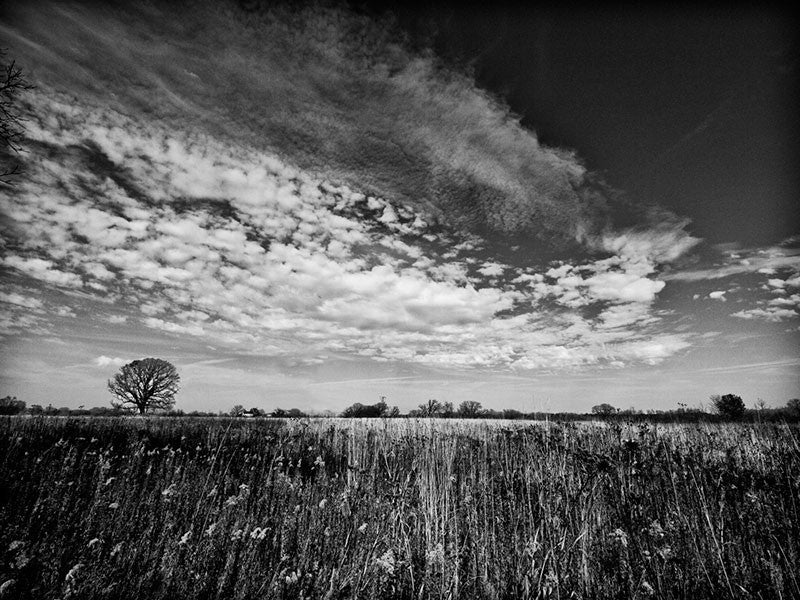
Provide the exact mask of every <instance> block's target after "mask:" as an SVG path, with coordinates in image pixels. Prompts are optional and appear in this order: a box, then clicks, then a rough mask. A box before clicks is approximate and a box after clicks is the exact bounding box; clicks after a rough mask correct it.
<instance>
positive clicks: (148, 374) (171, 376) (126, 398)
mask: <svg viewBox="0 0 800 600" xmlns="http://www.w3.org/2000/svg"><path fill="white" fill-rule="evenodd" d="M180 380H181V378H180V375H178V370H177V369H176V368H175V365H173V364H172V363H169V362H167V361H165V360H161V359H160V358H143V359H141V360H134V361H133V362H129V363H128V364H127V365H125V366H124V367H122V368H121V369H120V371H119V373H117V374H116V375H115V376H114V379H109V380H108V391H110V392H111V393H112V394H114V397H115V400H112V401H111V404H112V406H114V407H115V408H123V409H127V410H135V411H138V413H139V414H141V415H143V414H146V413H147V412H148V411H153V410H168V409H170V408H172V407H173V405H174V404H175V394H176V393H177V392H178V384H179V383H180Z"/></svg>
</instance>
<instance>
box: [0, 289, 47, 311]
mask: <svg viewBox="0 0 800 600" xmlns="http://www.w3.org/2000/svg"><path fill="white" fill-rule="evenodd" d="M0 302H5V303H7V304H13V305H15V306H21V307H24V308H29V309H41V308H42V307H43V306H44V304H43V303H42V301H41V300H39V299H38V298H31V297H29V296H23V295H22V294H17V293H14V292H11V293H6V292H0Z"/></svg>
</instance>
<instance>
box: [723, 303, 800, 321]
mask: <svg viewBox="0 0 800 600" xmlns="http://www.w3.org/2000/svg"><path fill="white" fill-rule="evenodd" d="M731 316H733V317H738V318H740V319H763V320H765V321H770V322H773V323H777V322H779V321H783V320H785V319H793V318H796V317H798V316H800V314H798V313H797V312H795V311H794V310H790V309H788V308H780V307H778V306H770V307H767V308H751V309H749V310H740V311H739V312H736V313H733V314H732V315H731Z"/></svg>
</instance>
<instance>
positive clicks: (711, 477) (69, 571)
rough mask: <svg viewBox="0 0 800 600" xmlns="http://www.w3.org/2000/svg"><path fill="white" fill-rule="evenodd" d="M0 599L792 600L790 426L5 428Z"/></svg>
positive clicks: (799, 453) (60, 423) (797, 489)
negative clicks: (484, 599)
mask: <svg viewBox="0 0 800 600" xmlns="http://www.w3.org/2000/svg"><path fill="white" fill-rule="evenodd" d="M0 483H2V488H0V561H1V562H0V597H2V598H20V599H26V598H48V599H51V598H52V599H55V598H59V599H69V598H75V599H84V598H85V599H93V598H97V599H99V598H106V599H128V598H129V599H137V600H139V599H148V600H156V599H182V598H187V599H188V598H198V599H206V598H207V599H211V598H220V599H228V598H231V599H250V598H252V599H257V598H258V599H261V598H264V599H268V598H287V599H289V598H291V599H300V598H305V599H312V598H314V599H316V598H320V599H323V598H324V599H331V600H332V599H345V598H365V599H371V598H409V599H411V598H414V599H421V598H443V599H444V598H452V599H456V598H488V599H499V598H522V599H526V598H587V599H588V598H648V597H653V598H687V599H698V598H763V599H768V598H769V599H771V598H798V597H800V582H799V581H798V573H800V444H799V443H798V429H797V428H794V427H789V426H786V425H772V424H770V425H758V424H756V425H752V424H750V425H747V424H739V425H737V424H713V425H710V424H696V425H691V424H682V425H677V424H674V425H661V424H659V425H657V426H656V425H647V424H642V425H635V426H634V425H628V426H626V425H624V424H618V423H614V422H610V423H597V424H592V423H568V424H563V423H552V422H550V423H548V422H524V421H514V422H494V421H493V422H488V421H480V420H471V421H459V420H435V419H430V420H426V419H421V420H412V419H391V420H381V419H373V420H347V419H312V420H285V421H284V420H279V419H256V420H244V419H191V418H176V419H168V418H150V419H134V418H130V419H123V418H109V419H103V418H45V417H8V418H3V419H2V420H0Z"/></svg>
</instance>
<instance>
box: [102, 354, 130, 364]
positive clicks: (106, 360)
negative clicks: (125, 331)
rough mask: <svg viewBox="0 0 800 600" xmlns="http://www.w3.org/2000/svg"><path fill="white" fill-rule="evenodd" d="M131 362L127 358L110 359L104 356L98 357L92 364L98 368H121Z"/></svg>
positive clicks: (116, 357)
mask: <svg viewBox="0 0 800 600" xmlns="http://www.w3.org/2000/svg"><path fill="white" fill-rule="evenodd" d="M129 362H131V361H130V360H128V359H127V358H120V357H118V356H115V357H113V358H112V357H110V356H106V355H105V354H103V355H101V356H98V357H97V358H95V359H94V364H95V365H96V366H98V367H121V366H123V365H126V364H128V363H129Z"/></svg>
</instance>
